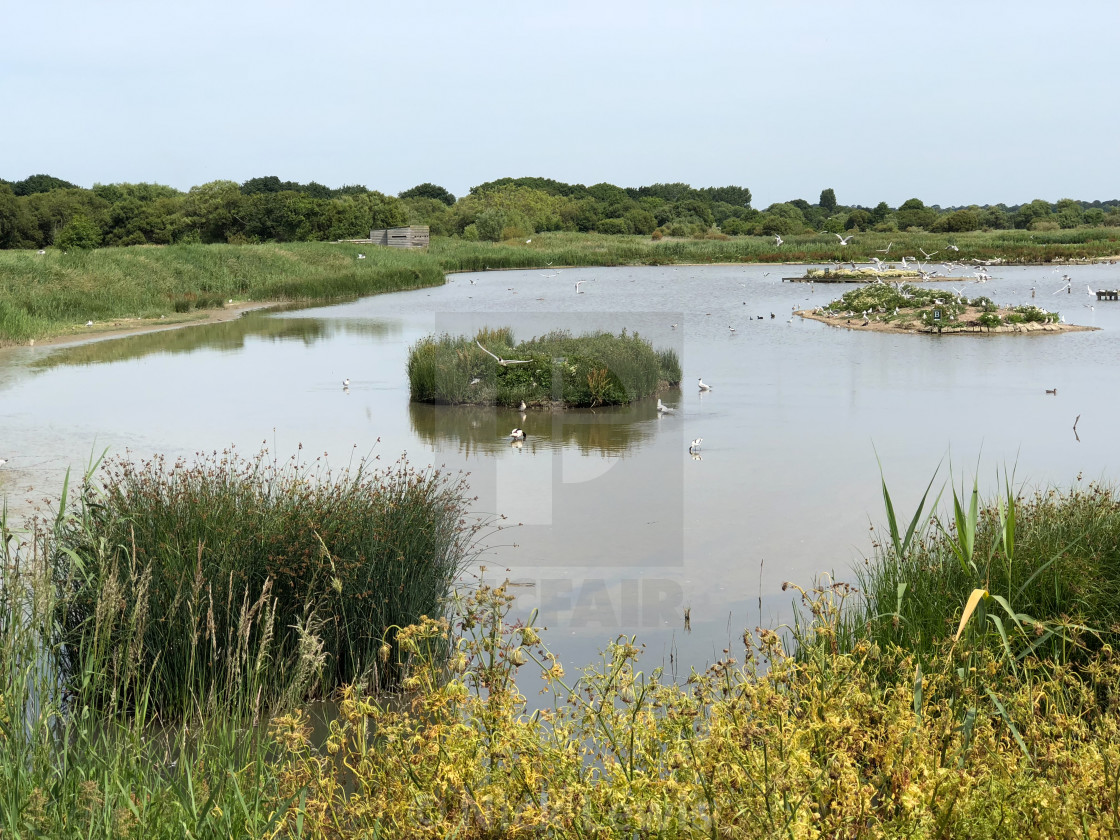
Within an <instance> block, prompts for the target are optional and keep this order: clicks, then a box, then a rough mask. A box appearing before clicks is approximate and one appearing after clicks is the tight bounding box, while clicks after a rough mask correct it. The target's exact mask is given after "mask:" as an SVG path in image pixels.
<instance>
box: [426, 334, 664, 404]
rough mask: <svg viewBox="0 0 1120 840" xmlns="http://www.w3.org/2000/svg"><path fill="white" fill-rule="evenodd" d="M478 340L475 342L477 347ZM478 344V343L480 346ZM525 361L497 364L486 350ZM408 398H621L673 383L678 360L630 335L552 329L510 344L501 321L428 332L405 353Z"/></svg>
mask: <svg viewBox="0 0 1120 840" xmlns="http://www.w3.org/2000/svg"><path fill="white" fill-rule="evenodd" d="M480 345H481V346H480ZM483 348H485V350H484V349H483ZM487 350H488V351H489V352H490V353H493V354H494V355H496V356H499V357H501V358H502V359H512V360H518V361H523V362H525V364H511V365H500V364H499V363H498V362H497V361H495V360H494V358H493V357H492V356H490V355H488V353H487V352H486V351H487ZM408 379H409V386H410V393H411V397H412V399H413V401H416V402H432V403H443V404H464V403H469V404H474V405H504V406H516V405H518V404H519V403H520V402H522V401H524V402H525V403H526V404H528V405H545V404H549V403H551V402H554V401H559V402H563V403H564V404H565V405H568V406H592V407H593V406H598V405H622V404H625V403H629V402H633V401H634V400H638V399H643V398H645V397H648V396H651V395H652V394H655V393H657V392H658V391H659V390H661V389H663V388H665V387H670V386H674V385H678V384H679V383H680V380H681V367H680V360H679V359H678V358H677V355H676V353H675V352H674V351H672V350H660V351H658V350H654V348H653V347H652V345H651V344H650V343H649V342H648V341H646V340H645V339H643V338H641V337H640V336H638V335H637V334H629V335H628V334H627V333H626V331H625V330H623V332H622V333H621V334H620V335H617V336H616V335H612V334H611V333H603V332H600V333H591V334H587V335H581V336H573V335H571V334H570V333H567V332H564V331H554V332H551V333H548V334H547V335H543V336H540V337H538V338H533V339H531V340H529V341H524V342H521V343H519V344H518V343H515V342H514V339H513V334H512V332H511V331H510V330H509V329H508V328H502V329H483V330H481V331H479V333H478V334H477V335H476V336H474V337H473V338H465V337H463V336H456V337H453V336H450V335H440V336H428V337H427V338H423V339H421V340H420V341H419V342H417V343H416V344H415V345H414V346H413V347H412V348H411V349H410V350H409V354H408Z"/></svg>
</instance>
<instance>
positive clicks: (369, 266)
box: [0, 228, 1120, 344]
mask: <svg viewBox="0 0 1120 840" xmlns="http://www.w3.org/2000/svg"><path fill="white" fill-rule="evenodd" d="M949 245H954V246H955V247H956V248H957V249H958V250H957V251H950V250H949ZM888 248H889V250H890V255H894V254H898V255H900V256H901V255H909V256H915V255H918V254H919V253H920V252H922V251H924V252H925V253H933V252H938V255H939V256H941V257H942V258H946V259H947V258H949V257H950V256H952V258H953V259H960V260H969V259H983V260H989V259H1002V260H1003V261H1005V262H1006V263H1047V262H1051V261H1054V260H1094V259H1101V258H1105V257H1112V256H1116V255H1117V254H1118V253H1120V229H1116V228H1078V229H1072V230H1059V231H1035V232H1028V231H992V232H974V233H965V234H951V235H950V234H928V233H890V234H887V233H866V234H856V235H855V237H854V238H853V239H852V241H851V242H850V244H849V245H847V246H843V247H840V246H839V244H838V242H837V240H836V237H835V236H833V235H832V234H805V235H799V236H789V237H786V238H785V241H784V242H783V244H782V245H780V246H779V245H777V244H776V242H775V240H774V238H773V237H764V236H738V237H723V235H722V234H720V235H719V236H718V237H717V238H702V239H701V238H698V239H671V238H666V239H662V240H660V241H653V240H651V239H650V238H648V237H643V236H608V235H603V234H576V233H542V234H536V235H534V236H533V237H532V239H531V241H530V242H525V241H524V240H517V241H513V242H498V243H491V242H470V241H465V240H461V239H448V238H440V237H436V238H433V240H432V245H431V248H430V249H429V251H427V252H402V251H399V250H397V249H390V248H375V247H373V246H372V245H355V244H349V243H327V242H307V243H286V244H265V245H169V246H139V247H132V248H102V249H97V250H93V251H80V250H71V251H69V252H68V253H63V252H62V251H60V250H58V249H55V248H51V249H48V250H47V252H46V253H45V254H37V253H35V252H34V251H0V344H5V343H7V344H11V343H26V342H27V341H28V340H31V339H42V338H48V337H53V336H59V335H67V334H74V333H81V334H85V333H86V332H88V331H87V330H86V328H85V326H84V325H85V323H86V322H87V321H90V320H92V321H94V322H95V329H96V328H98V327H100V326H101V325H103V324H105V323H109V322H111V321H112V320H113V319H120V318H154V319H158V318H159V317H160V316H161V315H169V314H172V313H180V314H182V313H189V312H191V311H194V310H197V309H206V308H210V307H216V306H221V305H222V304H223V303H224V302H225V301H228V300H230V299H231V298H232V299H233V300H235V301H239V302H240V301H244V300H250V299H251V300H283V301H308V302H324V301H332V300H342V299H347V298H352V297H356V296H359V295H370V294H377V293H380V292H387V291H397V290H402V289H414V288H419V287H422V286H433V285H439V284H440V283H441V282H442V281H443V275H444V273H446V272H453V271H485V270H487V269H504V268H541V267H545V266H548V265H550V264H551V265H552V266H554V267H559V266H612V265H670V264H678V263H679V264H683V263H697V264H704V263H751V262H785V263H805V262H818V263H820V262H829V261H843V262H847V261H850V260H856V261H861V262H866V261H868V260H869V259H870V258H871V257H874V256H882V253H883V252H884V250H886V249H888ZM359 253H361V254H365V259H359V258H358V255H359Z"/></svg>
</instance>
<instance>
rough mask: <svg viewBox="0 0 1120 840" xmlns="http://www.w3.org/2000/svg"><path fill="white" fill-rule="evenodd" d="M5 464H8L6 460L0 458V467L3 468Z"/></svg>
mask: <svg viewBox="0 0 1120 840" xmlns="http://www.w3.org/2000/svg"><path fill="white" fill-rule="evenodd" d="M6 463H8V459H7V458H0V467H2V466H4V465H5V464H6Z"/></svg>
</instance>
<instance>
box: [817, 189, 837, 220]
mask: <svg viewBox="0 0 1120 840" xmlns="http://www.w3.org/2000/svg"><path fill="white" fill-rule="evenodd" d="M817 203H818V204H819V205H820V206H821V207H823V208H824V210H825V211H826V212H827V213H829V214H831V213H832V211H833V210H835V209H836V193H835V192H834V191H833V189H832V187H827V188H826V189H823V190H821V198H820V201H818V202H817Z"/></svg>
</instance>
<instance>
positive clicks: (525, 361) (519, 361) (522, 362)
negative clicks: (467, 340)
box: [474, 338, 531, 367]
mask: <svg viewBox="0 0 1120 840" xmlns="http://www.w3.org/2000/svg"><path fill="white" fill-rule="evenodd" d="M474 343H475V344H478V347H479V349H480V350H481V351H482V352H483V353H485V354H486V355H487V356H489V357H490V358H492V359H493V360H494V361H495V362H497V363H498V364H500V365H501V366H502V367H505V366H506V365H527V364H529V362H530V361H531V360H530V359H503V358H502V357H501V356H495V355H494V354H493V353H491V352H490V351H489V350H487V349H486V348H485V347H483V346H482V344H480V343H479V341H478V339H477V338H476V339H475V341H474Z"/></svg>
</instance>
